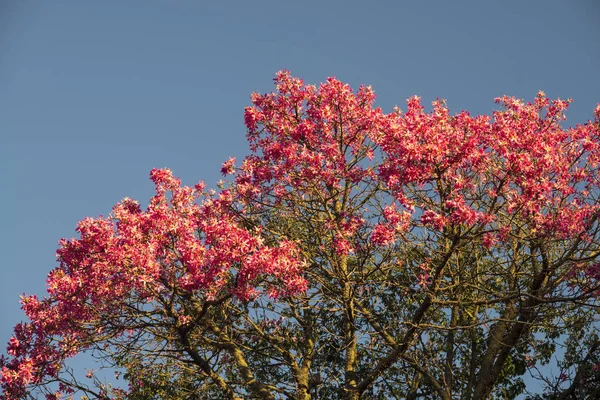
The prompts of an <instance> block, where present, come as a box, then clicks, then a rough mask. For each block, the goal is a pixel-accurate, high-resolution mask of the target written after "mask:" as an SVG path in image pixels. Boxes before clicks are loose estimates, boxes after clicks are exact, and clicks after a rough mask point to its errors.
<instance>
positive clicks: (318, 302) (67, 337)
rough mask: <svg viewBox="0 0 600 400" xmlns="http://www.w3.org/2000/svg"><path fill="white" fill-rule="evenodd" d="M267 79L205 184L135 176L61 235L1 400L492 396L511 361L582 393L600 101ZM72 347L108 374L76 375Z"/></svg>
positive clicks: (509, 376) (587, 368)
mask: <svg viewBox="0 0 600 400" xmlns="http://www.w3.org/2000/svg"><path fill="white" fill-rule="evenodd" d="M275 83H276V87H277V90H276V91H275V92H274V93H270V94H265V95H260V94H254V95H253V96H252V103H253V106H251V107H248V108H247V109H246V111H245V124H246V126H247V129H248V136H247V137H248V141H249V143H250V147H251V154H250V155H249V156H248V157H246V158H245V159H244V160H243V162H242V163H241V165H240V166H239V167H236V165H235V160H234V159H230V160H229V161H227V162H226V163H225V164H224V165H223V168H222V172H223V173H224V174H226V175H231V176H232V179H230V181H229V183H224V184H223V185H222V187H221V188H220V190H219V191H218V192H214V191H209V190H206V189H205V188H204V186H203V185H202V184H198V185H196V186H195V187H187V186H182V185H181V183H180V182H179V180H178V179H176V178H174V177H173V175H172V174H171V172H170V171H169V170H153V171H152V173H151V179H152V180H153V182H154V183H155V185H156V195H155V196H154V197H153V198H152V199H151V200H150V204H149V206H148V208H147V209H146V210H142V209H141V207H140V206H139V204H138V203H136V202H135V201H133V200H130V199H125V200H123V201H122V202H120V203H119V204H117V205H116V206H115V207H114V209H113V212H112V214H111V216H110V217H108V218H96V219H86V220H84V221H81V222H80V223H79V225H78V228H77V230H78V231H79V238H78V239H72V240H63V241H62V242H61V245H60V248H59V250H58V260H59V262H60V265H59V266H58V267H57V268H56V269H55V270H53V271H52V272H51V273H50V275H49V277H48V295H47V297H45V298H44V299H42V300H40V299H38V298H36V297H35V296H29V297H24V298H22V300H21V301H22V304H23V309H24V311H25V313H26V315H27V317H28V318H29V322H24V323H21V324H19V325H17V326H16V328H15V333H14V336H13V337H12V338H11V340H10V343H9V345H8V349H7V351H8V357H3V358H2V360H1V366H2V372H1V373H2V377H1V383H2V387H3V390H4V394H3V398H4V399H16V398H34V397H35V396H36V395H40V394H46V395H47V397H48V398H59V397H60V395H61V394H62V395H67V396H68V395H72V394H74V393H83V394H85V395H86V396H88V397H91V398H99V399H108V398H116V399H125V398H128V399H129V398H131V399H136V398H144V399H149V398H157V399H158V398H161V399H162V398H164V399H184V398H190V399H195V398H198V399H202V398H211V399H241V398H244V399H252V398H255V399H299V400H306V399H338V398H339V399H359V398H365V399H366V398H369V399H388V398H397V399H400V398H403V399H418V398H439V399H452V398H461V399H486V398H490V397H494V398H506V399H511V398H515V397H516V396H517V395H519V394H521V393H523V392H524V390H525V384H524V382H523V376H524V375H525V374H526V373H527V371H528V370H529V371H531V372H532V373H533V375H534V376H535V377H537V378H539V379H540V382H542V383H544V382H545V384H546V393H547V395H548V396H563V397H562V398H569V397H568V396H570V395H571V393H580V394H581V393H584V392H582V391H584V390H586V389H585V387H584V385H583V383H582V382H584V381H585V380H587V382H588V384H590V385H591V386H589V387H590V388H591V389H589V390H596V391H597V390H598V386H599V383H598V382H599V380H598V369H599V368H600V365H599V364H598V362H599V361H600V357H599V355H598V339H597V338H598V335H597V330H598V316H599V314H598V306H599V305H600V303H599V301H598V294H599V293H600V282H599V278H600V263H599V258H600V225H599V223H598V216H599V215H600V205H599V202H598V196H599V195H600V190H599V189H600V188H599V187H598V186H599V185H600V173H599V162H600V138H599V135H600V106H598V107H597V108H596V110H595V119H594V121H590V122H588V123H586V124H584V125H578V126H576V127H574V128H563V127H562V126H561V123H562V121H563V120H564V111H565V110H566V108H567V106H568V103H569V101H562V100H553V101H551V100H549V99H548V98H546V96H545V95H544V93H542V92H540V93H539V94H538V95H537V97H536V98H535V100H534V101H533V103H526V104H525V103H523V102H521V101H519V100H517V99H514V98H510V97H502V98H498V99H496V102H497V103H499V104H500V105H501V106H502V108H501V109H500V110H497V111H494V112H493V114H492V115H491V116H477V117H472V116H471V115H469V114H468V113H467V112H462V113H459V114H456V115H451V114H450V112H449V110H448V109H447V107H446V105H445V103H444V102H443V101H435V102H433V109H432V111H431V112H426V111H425V110H424V107H423V106H422V105H421V103H420V99H419V98H418V97H413V98H411V99H409V100H408V101H407V109H406V111H405V112H403V111H401V110H400V109H395V110H394V111H393V112H391V113H389V114H385V113H383V112H382V110H380V109H379V108H374V107H373V101H374V98H375V96H374V93H373V91H372V90H371V88H370V87H365V86H363V87H361V88H360V89H359V90H358V91H357V92H356V93H354V92H353V91H352V90H351V89H350V87H349V86H348V85H345V84H343V83H342V82H340V81H338V80H336V79H333V78H330V79H328V80H327V82H326V83H324V84H322V85H320V86H319V87H318V88H317V87H315V86H310V85H305V84H304V83H303V82H302V81H301V80H299V79H297V78H294V77H292V76H291V75H290V74H289V73H288V72H286V71H283V72H280V73H278V75H277V77H276V79H275ZM561 346H566V347H567V348H568V349H569V351H568V352H567V355H566V356H564V357H563V360H562V361H561V365H560V368H561V371H562V372H564V374H563V375H561V377H559V378H560V379H558V380H552V377H548V376H546V375H544V374H543V373H542V372H541V371H542V369H540V368H539V367H540V366H542V365H544V364H546V363H548V362H550V361H551V360H552V359H553V357H556V356H560V355H561V354H564V352H561V351H560V347H561ZM78 353H87V354H91V355H92V356H94V357H95V358H96V359H97V360H98V363H99V365H100V367H99V368H108V369H109V370H111V371H114V372H115V374H116V375H119V374H121V375H122V377H123V378H124V379H125V382H126V383H127V384H126V385H125V386H123V387H120V386H119V385H118V382H122V381H121V380H112V381H109V380H102V379H101V377H99V376H98V375H94V374H93V373H92V372H90V373H88V375H87V377H82V376H80V375H78V373H76V372H75V371H72V370H71V369H69V368H68V365H67V364H66V361H67V360H68V359H69V358H71V357H73V356H75V355H76V354H78ZM594 382H595V383H594ZM593 385H595V386H593ZM589 393H592V392H591V391H590V392H589Z"/></svg>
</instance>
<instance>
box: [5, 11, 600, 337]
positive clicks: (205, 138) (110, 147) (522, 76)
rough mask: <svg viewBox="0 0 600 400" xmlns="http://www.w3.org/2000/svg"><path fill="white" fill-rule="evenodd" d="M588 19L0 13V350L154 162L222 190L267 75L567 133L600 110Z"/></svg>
mask: <svg viewBox="0 0 600 400" xmlns="http://www.w3.org/2000/svg"><path fill="white" fill-rule="evenodd" d="M598 21H600V2H597V1H595V0H580V1H570V2H566V1H554V0H544V1H541V0H540V1H533V0H532V1H517V0H505V1H502V2H498V1H494V2H492V1H351V0H346V1H333V0H330V1H325V0H321V1H302V2H291V1H289V2H288V1H260V0H256V1H252V2H250V1H201V0H143V1H142V0H118V1H117V0H102V1H97V0H95V1H94V0H70V1H66V0H0V178H1V184H2V189H1V192H2V193H4V195H2V196H0V210H1V212H2V224H0V252H1V253H2V254H3V258H2V264H1V265H0V348H2V349H3V347H4V343H6V342H7V341H8V339H9V338H10V336H11V332H12V327H13V326H14V325H15V324H16V323H17V322H19V321H21V320H22V319H23V313H22V312H21V310H20V305H19V303H18V300H19V295H21V294H22V293H27V294H37V295H38V296H41V295H43V294H44V291H45V290H44V287H45V279H46V276H47V273H48V272H49V271H50V270H51V269H52V268H54V267H56V259H55V250H56V248H57V243H58V240H59V239H60V238H63V237H65V238H71V237H73V236H75V231H74V229H75V226H76V224H77V221H78V220H80V219H83V218H85V217H86V216H98V215H108V214H109V213H110V210H111V208H112V206H113V205H114V204H115V203H117V202H118V201H119V200H120V199H122V198H123V197H131V198H134V199H138V200H140V202H141V203H142V204H146V202H147V200H148V199H149V197H150V196H151V195H152V193H153V185H152V183H151V182H150V180H149V179H148V174H149V172H150V170H151V169H152V168H155V167H158V168H161V167H168V168H170V169H171V170H173V172H174V174H175V175H176V176H179V177H180V178H182V180H183V182H184V184H188V185H193V184H195V183H196V182H198V181H199V180H205V181H206V183H207V185H208V186H212V187H214V186H215V183H216V182H217V181H218V180H219V179H220V172H219V171H220V167H221V164H222V163H223V162H224V161H226V160H227V159H228V158H229V157H231V156H236V157H237V158H238V159H242V158H243V157H244V155H246V154H247V153H248V146H247V144H246V140H245V133H246V131H245V127H244V125H243V110H244V107H245V106H247V105H249V104H250V94H251V93H252V92H256V91H258V92H267V91H272V90H273V89H274V86H273V82H272V79H273V77H274V75H275V73H276V72H277V71H279V70H281V69H288V70H290V71H291V73H292V74H293V75H295V76H298V77H300V78H302V79H304V80H305V81H306V82H307V83H312V84H318V83H320V82H323V81H325V80H326V79H327V77H330V76H335V77H337V78H338V79H340V80H342V81H345V82H347V83H349V84H350V85H351V86H353V87H355V88H357V87H358V86H359V85H360V84H366V85H372V86H373V88H374V90H375V92H376V93H377V95H378V97H377V101H376V105H377V106H379V107H381V108H382V109H383V110H384V111H385V112H389V111H391V110H392V108H393V107H394V106H395V105H399V106H400V107H402V106H403V105H404V101H405V99H407V98H409V97H411V96H413V95H418V96H421V97H422V99H423V103H424V104H429V103H430V102H431V101H433V100H435V99H436V98H437V97H440V98H445V99H447V103H448V106H449V107H450V109H451V111H453V112H460V111H461V110H469V111H470V112H471V113H472V114H482V113H487V114H489V113H491V111H492V110H493V109H494V107H495V104H494V101H493V99H494V98H495V97H498V96H502V95H505V94H507V95H512V96H516V97H519V98H524V99H529V100H531V99H533V97H534V96H535V95H536V93H537V92H538V91H539V90H544V91H545V92H546V94H547V95H548V96H550V97H551V98H556V97H560V98H563V99H564V98H572V99H573V100H574V103H573V104H572V106H571V108H570V110H569V112H568V114H567V116H568V120H567V124H568V125H574V124H576V123H583V122H586V121H587V120H588V119H590V118H592V111H593V109H594V107H595V106H596V104H597V103H598V102H600V76H599V72H600V51H599V49H600V24H599V23H598Z"/></svg>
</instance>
